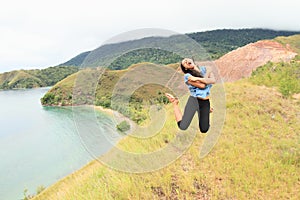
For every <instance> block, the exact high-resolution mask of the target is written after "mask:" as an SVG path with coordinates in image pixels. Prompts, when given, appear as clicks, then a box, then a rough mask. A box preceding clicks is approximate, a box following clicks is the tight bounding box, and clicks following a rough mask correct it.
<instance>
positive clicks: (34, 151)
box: [0, 88, 117, 200]
mask: <svg viewBox="0 0 300 200" xmlns="http://www.w3.org/2000/svg"><path fill="white" fill-rule="evenodd" d="M48 89H49V88H39V89H30V90H13V91H0V112H1V114H0V158H1V161H0V162H1V164H0V199H5V200H15V199H22V198H23V191H24V190H25V189H28V191H29V192H28V193H31V194H32V193H36V189H37V187H38V186H44V187H47V186H49V185H51V184H53V183H55V182H56V181H58V180H59V179H61V178H63V177H64V176H66V175H68V174H70V173H71V172H73V171H75V170H77V169H79V168H81V167H82V166H84V165H85V164H87V163H88V162H89V161H91V160H93V159H94V158H93V156H92V155H91V154H90V153H88V151H87V150H86V148H84V145H83V143H82V140H81V134H82V133H80V134H79V133H78V129H77V128H76V127H77V126H76V122H78V121H80V120H81V119H80V118H82V120H81V123H82V122H84V123H87V124H86V126H87V127H90V125H89V124H88V123H89V120H86V119H89V118H90V117H92V118H95V117H96V118H97V123H98V124H97V126H98V127H100V129H99V130H100V132H101V134H102V135H103V136H105V137H107V136H108V137H111V136H112V135H114V137H115V136H116V135H117V133H116V131H114V129H112V128H107V129H102V128H101V126H103V127H105V126H110V127H114V126H115V125H114V121H113V119H112V117H111V116H109V115H107V114H105V113H101V112H94V110H93V109H92V108H82V107H81V108H80V107H79V108H73V109H81V110H80V113H81V114H80V116H76V121H75V120H74V110H73V109H72V108H71V107H61V108H60V107H43V106H41V104H40V98H41V97H42V96H43V95H44V94H45V93H46V92H47V90H48ZM75 113H76V112H75ZM81 126H83V124H81ZM84 140H85V143H89V141H87V140H89V137H85V138H84ZM90 140H91V141H90V142H91V143H93V142H94V141H95V140H94V138H92V137H91V138H90ZM97 142H99V144H97V149H96V150H93V152H95V151H96V152H97V153H98V154H99V155H101V154H103V153H105V152H106V151H108V150H109V149H110V148H111V145H112V144H108V142H107V140H102V139H99V140H97ZM101 142H102V143H101Z"/></svg>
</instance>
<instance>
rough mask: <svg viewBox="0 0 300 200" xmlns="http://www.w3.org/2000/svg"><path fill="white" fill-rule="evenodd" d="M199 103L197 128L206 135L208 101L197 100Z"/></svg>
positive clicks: (208, 110) (208, 111) (207, 127)
mask: <svg viewBox="0 0 300 200" xmlns="http://www.w3.org/2000/svg"><path fill="white" fill-rule="evenodd" d="M198 103H199V112H198V118H199V128H200V131H201V132H202V133H206V132H207V131H208V129H209V126H210V125H209V115H210V101H209V99H208V100H201V99H198Z"/></svg>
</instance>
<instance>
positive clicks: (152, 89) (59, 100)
mask: <svg viewBox="0 0 300 200" xmlns="http://www.w3.org/2000/svg"><path fill="white" fill-rule="evenodd" d="M144 65H147V63H139V64H136V65H133V66H131V67H129V68H128V69H125V70H105V71H104V73H103V74H102V75H101V78H100V79H99V80H98V77H99V76H96V77H94V78H95V79H96V80H98V84H97V85H96V86H92V85H91V86H89V84H90V83H91V81H90V80H91V77H92V76H94V74H100V73H101V72H102V69H101V68H98V69H94V68H86V69H83V70H80V71H79V72H77V73H75V74H72V75H70V76H69V77H67V78H66V79H64V80H62V81H60V82H58V83H57V84H56V85H54V86H53V87H52V88H51V89H50V90H49V91H48V92H47V93H46V94H45V95H44V97H42V98H41V103H42V104H43V105H47V106H55V105H63V106H64V105H82V104H88V105H96V106H102V107H104V108H112V105H111V97H112V93H113V90H114V88H115V85H116V83H117V82H118V81H119V79H120V78H121V77H122V76H123V75H124V74H125V73H126V72H128V71H130V70H132V69H134V68H136V67H139V66H144ZM149 65H151V64H150V63H149ZM169 66H170V67H172V68H174V69H176V68H178V64H173V65H169ZM79 77H83V79H82V80H81V81H78V79H79ZM75 84H81V85H84V89H83V90H80V91H79V93H80V95H81V97H78V96H77V92H76V91H75V90H74V85H75ZM94 90H96V91H94ZM165 92H170V91H169V89H167V88H163V87H162V86H160V85H144V86H143V87H141V88H139V89H137V90H136V91H135V92H134V94H133V95H132V96H131V98H130V101H129V103H130V105H129V108H127V109H124V107H126V106H124V107H123V106H122V105H120V106H118V107H117V108H116V107H114V108H112V109H114V110H118V111H119V112H120V113H122V114H123V115H125V116H127V117H129V118H131V119H132V120H134V121H135V122H137V123H142V122H144V121H145V120H146V119H147V114H146V113H147V111H148V110H147V107H148V105H150V104H152V105H153V104H164V103H166V102H167V98H166V97H165V96H164V93H165ZM74 95H75V98H74ZM76 97H77V98H76ZM94 97H95V98H94Z"/></svg>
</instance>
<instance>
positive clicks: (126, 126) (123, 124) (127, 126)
mask: <svg viewBox="0 0 300 200" xmlns="http://www.w3.org/2000/svg"><path fill="white" fill-rule="evenodd" d="M117 129H118V130H119V131H121V132H125V131H128V130H129V129H130V124H129V123H128V122H127V121H125V120H124V121H122V122H121V123H119V124H118V125H117Z"/></svg>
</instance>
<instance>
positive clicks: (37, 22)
mask: <svg viewBox="0 0 300 200" xmlns="http://www.w3.org/2000/svg"><path fill="white" fill-rule="evenodd" d="M299 2H300V1H299V0H284V1H276V0H265V1H264V0H247V1H242V0H226V1H225V0H207V1H202V0H170V1H167V0H148V1H145V0H105V1H101V0H80V1H79V0H51V1H50V0H45V1H43V0H26V1H23V0H7V1H3V0H1V4H0V5H1V6H0V73H1V72H5V71H10V70H14V69H33V68H46V67H50V66H55V65H57V64H60V63H62V62H65V61H67V60H69V59H70V58H72V57H74V56H76V55H77V54H79V53H82V52H84V51H88V50H93V49H95V48H97V47H99V46H101V45H102V44H103V43H104V42H105V41H108V40H111V38H112V37H115V36H118V35H119V34H123V33H124V32H128V31H133V30H136V29H143V28H156V29H165V30H170V31H174V32H177V33H190V32H199V31H206V30H214V29H223V28H234V29H238V28H270V29H275V30H295V31H300V22H299V20H300V12H299V7H300V3H299Z"/></svg>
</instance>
